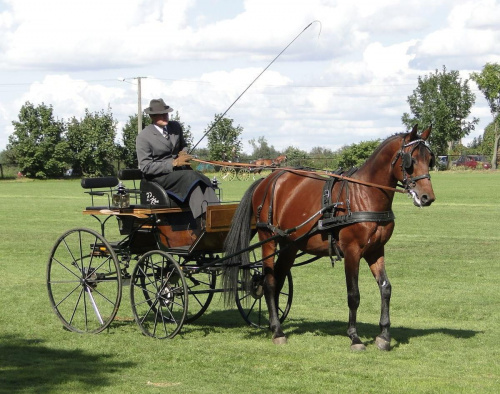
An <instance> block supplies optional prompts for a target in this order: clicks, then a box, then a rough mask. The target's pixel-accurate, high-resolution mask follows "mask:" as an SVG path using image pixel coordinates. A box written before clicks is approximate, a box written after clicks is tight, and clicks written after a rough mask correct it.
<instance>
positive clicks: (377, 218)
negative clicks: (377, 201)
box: [318, 211, 396, 230]
mask: <svg viewBox="0 0 500 394" xmlns="http://www.w3.org/2000/svg"><path fill="white" fill-rule="evenodd" d="M395 219H396V217H395V216H394V212H392V211H384V212H369V211H367V212H350V213H348V214H347V215H340V216H335V217H331V218H325V219H320V220H319V221H318V230H326V229H329V228H333V227H339V226H345V225H348V224H353V223H361V222H392V221H394V220H395Z"/></svg>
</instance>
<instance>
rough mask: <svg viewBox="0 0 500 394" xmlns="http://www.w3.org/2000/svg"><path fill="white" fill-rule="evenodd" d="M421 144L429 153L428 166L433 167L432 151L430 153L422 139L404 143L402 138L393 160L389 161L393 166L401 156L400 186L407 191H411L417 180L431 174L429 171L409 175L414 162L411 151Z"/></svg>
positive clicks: (429, 177)
mask: <svg viewBox="0 0 500 394" xmlns="http://www.w3.org/2000/svg"><path fill="white" fill-rule="evenodd" d="M421 144H422V145H423V146H425V148H427V149H428V150H429V153H430V154H431V162H430V164H429V167H434V163H435V158H434V153H432V151H431V148H429V146H427V144H426V143H425V140H423V139H418V140H414V141H411V142H408V143H407V144H405V140H404V139H403V141H402V142H401V149H400V150H399V151H398V153H397V154H396V156H395V157H394V160H393V161H392V163H391V165H392V167H394V165H395V164H396V162H397V161H398V159H399V158H400V157H401V171H402V173H403V180H402V182H401V183H402V185H401V187H402V188H403V189H405V190H406V191H407V192H411V189H413V188H414V187H415V186H416V184H417V181H419V180H421V179H431V175H430V174H429V173H427V174H422V175H419V176H414V177H412V176H411V168H412V167H413V163H414V159H413V152H414V151H415V149H417V148H418V147H419V146H420V145H421ZM407 148H409V149H408V150H407V151H405V149H407Z"/></svg>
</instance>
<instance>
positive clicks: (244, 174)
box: [237, 168, 250, 181]
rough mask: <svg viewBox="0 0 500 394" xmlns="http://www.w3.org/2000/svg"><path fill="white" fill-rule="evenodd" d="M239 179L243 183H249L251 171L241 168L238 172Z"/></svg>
mask: <svg viewBox="0 0 500 394" xmlns="http://www.w3.org/2000/svg"><path fill="white" fill-rule="evenodd" d="M237 176H238V179H240V180H242V181H248V180H249V179H250V169H249V168H240V170H239V171H238V174H237Z"/></svg>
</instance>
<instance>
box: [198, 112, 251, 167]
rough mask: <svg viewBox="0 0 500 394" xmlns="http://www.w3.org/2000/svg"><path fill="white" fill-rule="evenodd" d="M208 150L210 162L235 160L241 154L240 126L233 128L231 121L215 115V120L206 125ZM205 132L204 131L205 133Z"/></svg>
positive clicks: (241, 128)
mask: <svg viewBox="0 0 500 394" xmlns="http://www.w3.org/2000/svg"><path fill="white" fill-rule="evenodd" d="M207 130H210V132H209V133H208V150H209V151H210V159H211V160H222V161H227V160H235V159H236V158H237V157H239V155H240V153H241V141H240V139H239V137H240V135H241V133H242V132H243V127H241V126H240V125H238V126H236V127H234V126H233V119H229V118H221V115H215V120H214V121H213V122H212V123H210V124H209V125H208V128H207ZM205 132H206V131H205Z"/></svg>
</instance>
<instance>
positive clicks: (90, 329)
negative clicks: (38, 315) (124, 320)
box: [47, 228, 122, 333]
mask: <svg viewBox="0 0 500 394" xmlns="http://www.w3.org/2000/svg"><path fill="white" fill-rule="evenodd" d="M47 290H48V292H49V299H50V304H51V305H52V308H53V310H54V312H55V313H56V315H57V317H59V319H60V320H61V322H62V323H63V325H64V327H66V328H67V329H68V330H70V331H74V332H79V333H98V332H101V331H103V330H104V329H105V328H106V327H108V326H109V324H110V323H111V322H112V321H113V319H114V317H115V316H116V313H117V312H118V308H119V306H120V300H121V295H122V278H121V270H120V265H119V262H118V258H117V257H116V254H115V252H114V250H113V248H112V247H111V245H110V244H109V243H108V242H107V241H106V239H105V238H104V237H103V236H102V235H101V234H99V233H98V232H96V231H94V230H91V229H86V228H76V229H72V230H69V231H67V232H66V233H64V234H63V235H61V237H60V238H59V239H58V240H57V241H56V243H55V245H54V247H53V248H52V251H51V253H50V257H49V262H48V265H47Z"/></svg>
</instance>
